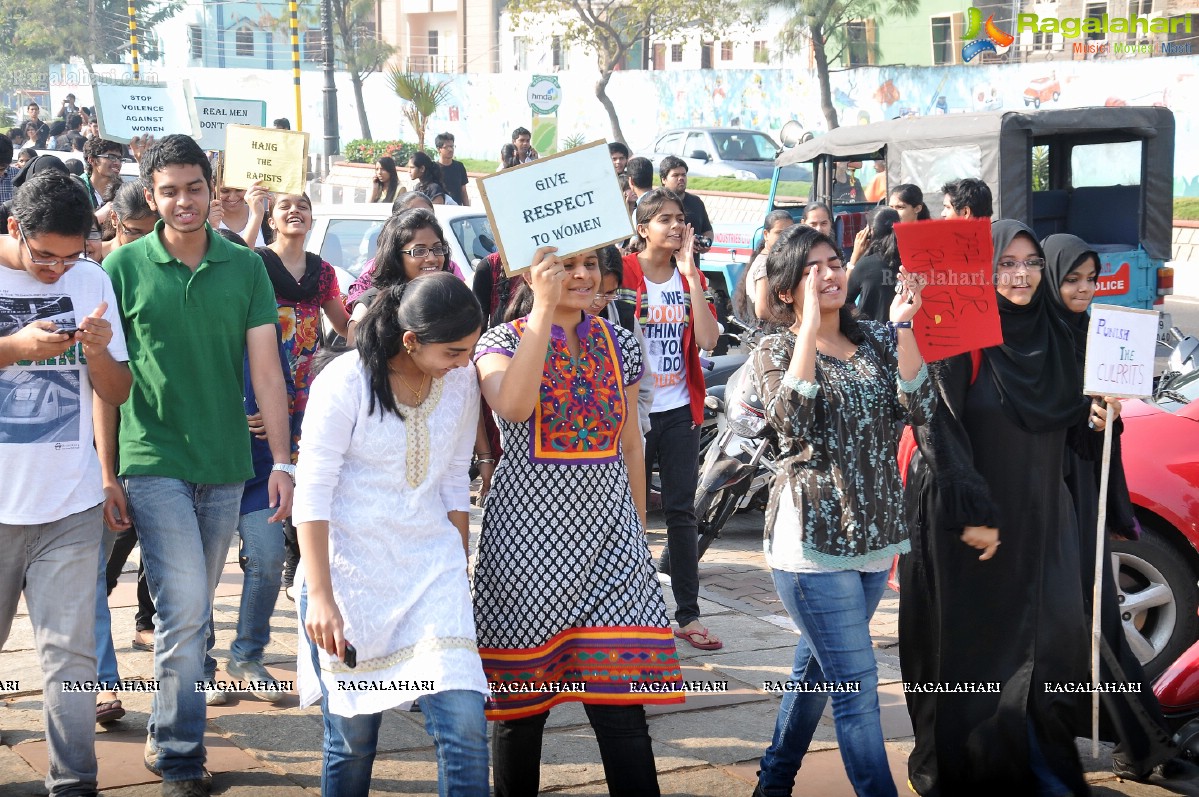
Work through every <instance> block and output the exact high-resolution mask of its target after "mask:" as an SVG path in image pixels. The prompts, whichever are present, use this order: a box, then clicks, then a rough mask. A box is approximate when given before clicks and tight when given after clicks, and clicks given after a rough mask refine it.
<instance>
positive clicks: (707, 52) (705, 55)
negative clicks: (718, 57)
mask: <svg viewBox="0 0 1199 797" xmlns="http://www.w3.org/2000/svg"><path fill="white" fill-rule="evenodd" d="M715 50H716V45H715V44H713V43H712V42H704V43H702V44H701V45H700V46H699V68H700V69H711V68H712V54H713V52H714V51H715Z"/></svg>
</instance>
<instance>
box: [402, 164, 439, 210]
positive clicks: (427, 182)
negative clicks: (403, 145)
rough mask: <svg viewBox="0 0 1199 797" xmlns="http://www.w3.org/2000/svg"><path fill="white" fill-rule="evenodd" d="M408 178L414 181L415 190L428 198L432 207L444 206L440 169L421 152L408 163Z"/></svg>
mask: <svg viewBox="0 0 1199 797" xmlns="http://www.w3.org/2000/svg"><path fill="white" fill-rule="evenodd" d="M408 176H409V177H411V178H412V179H413V180H416V189H415V190H417V191H419V192H421V193H422V194H424V195H425V196H427V197H428V198H429V201H430V202H432V203H433V204H434V205H444V204H445V196H446V194H445V188H443V187H442V185H441V167H440V166H439V165H437V163H436V162H435V161H434V160H433V159H432V158H430V157H429V156H428V155H426V154H425V153H423V152H417V153H415V154H414V155H413V156H412V160H410V161H408Z"/></svg>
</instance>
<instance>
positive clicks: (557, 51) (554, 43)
mask: <svg viewBox="0 0 1199 797" xmlns="http://www.w3.org/2000/svg"><path fill="white" fill-rule="evenodd" d="M550 57H551V60H552V61H553V64H554V70H555V71H557V70H559V69H561V68H562V67H563V64H562V37H561V36H555V37H554V38H553V39H551V40H550Z"/></svg>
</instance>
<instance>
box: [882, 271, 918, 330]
mask: <svg viewBox="0 0 1199 797" xmlns="http://www.w3.org/2000/svg"><path fill="white" fill-rule="evenodd" d="M923 290H924V277H923V276H922V275H920V274H913V273H911V272H909V271H908V270H907V269H906V268H904V267H903V266H900V267H899V276H898V282H896V284H895V298H894V299H892V300H891V310H890V315H889V316H888V317H889V318H890V319H891V321H892V322H893V323H901V322H903V321H911V320H912V319H913V318H915V317H916V313H918V312H919V311H920V305H921V303H922V299H921V296H920V293H921V291H923Z"/></svg>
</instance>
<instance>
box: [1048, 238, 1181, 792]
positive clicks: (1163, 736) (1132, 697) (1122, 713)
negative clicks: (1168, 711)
mask: <svg viewBox="0 0 1199 797" xmlns="http://www.w3.org/2000/svg"><path fill="white" fill-rule="evenodd" d="M1044 248H1045V260H1046V265H1045V282H1047V283H1048V285H1047V286H1046V287H1047V288H1050V289H1051V290H1049V298H1050V304H1051V305H1052V306H1053V309H1054V311H1055V312H1056V313H1057V314H1058V315H1059V316H1060V317H1061V318H1062V320H1063V321H1065V323H1066V324H1067V326H1069V327H1070V331H1071V332H1072V333H1073V339H1074V354H1075V362H1076V364H1077V368H1078V372H1079V373H1080V374H1081V373H1082V368H1083V363H1084V362H1085V358H1086V350H1087V324H1088V315H1087V307H1088V306H1089V305H1090V303H1091V300H1092V299H1093V298H1094V296H1095V288H1096V285H1097V283H1098V280H1099V255H1098V254H1096V253H1095V251H1094V250H1092V249H1091V247H1090V246H1089V245H1088V244H1087V243H1086V242H1085V241H1083V240H1082V239H1081V238H1079V237H1077V236H1074V235H1065V234H1062V235H1051V236H1049V237H1048V238H1046V239H1045V241H1044ZM1108 401H1109V402H1112V403H1115V404H1116V406H1117V407H1118V406H1119V404H1118V402H1114V400H1113V399H1108ZM1092 414H1093V415H1094V418H1095V424H1094V425H1095V429H1094V430H1090V429H1087V428H1079V429H1078V430H1077V431H1076V432H1073V433H1072V434H1071V435H1070V439H1069V443H1070V444H1069V445H1068V446H1067V448H1066V464H1065V475H1066V486H1067V487H1068V488H1069V490H1070V495H1071V497H1072V499H1073V502H1074V510H1075V514H1076V515H1077V518H1078V533H1079V537H1078V540H1079V551H1080V564H1081V567H1082V569H1081V576H1082V589H1083V595H1082V597H1083V603H1084V605H1085V607H1086V613H1087V615H1088V616H1087V622H1088V623H1090V617H1089V615H1090V613H1091V603H1092V596H1093V594H1094V584H1095V526H1096V525H1097V524H1098V522H1099V476H1100V462H1101V459H1102V452H1103V425H1104V423H1105V422H1106V418H1107V413H1106V411H1104V410H1102V409H1100V408H1099V407H1096V408H1095V409H1093V410H1092ZM1122 427H1123V423H1122V422H1121V421H1120V420H1119V419H1118V418H1117V420H1116V426H1115V428H1113V429H1112V433H1113V436H1112V451H1111V467H1110V474H1109V480H1108V496H1107V530H1108V532H1109V533H1111V534H1116V535H1119V536H1122V537H1126V538H1129V539H1135V538H1136V536H1137V529H1136V521H1135V519H1134V516H1133V510H1132V499H1131V498H1129V495H1128V483H1127V481H1126V480H1125V478H1124V466H1123V463H1122V461H1121V456H1120V433H1121V431H1122ZM1104 554H1105V555H1104V557H1103V584H1104V589H1103V600H1102V608H1101V620H1100V624H1101V629H1102V638H1101V643H1100V660H1099V671H1100V677H1099V682H1100V683H1133V684H1139V686H1140V692H1112V693H1106V692H1105V693H1101V694H1100V696H1099V698H1100V701H1099V704H1100V716H1099V719H1100V725H1099V731H1100V736H1101V738H1103V739H1104V740H1106V741H1111V742H1115V743H1116V749H1115V750H1114V751H1113V753H1112V771H1113V772H1115V773H1116V774H1117V775H1120V776H1122V777H1126V778H1130V779H1133V780H1145V779H1147V778H1148V777H1149V776H1150V775H1152V774H1153V771H1154V768H1155V767H1157V766H1158V765H1159V764H1164V763H1166V762H1168V761H1170V760H1171V759H1172V758H1173V757H1174V756H1175V755H1176V754H1177V753H1178V749H1177V748H1176V747H1175V746H1174V743H1173V742H1172V741H1171V740H1170V734H1169V732H1168V731H1167V730H1166V723H1165V719H1164V718H1163V717H1162V712H1161V706H1160V705H1158V702H1157V698H1156V697H1155V696H1154V694H1153V688H1152V686H1151V685H1150V684H1149V682H1148V681H1147V680H1146V678H1145V673H1144V671H1143V670H1142V669H1141V663H1140V661H1139V660H1138V659H1137V657H1136V656H1135V655H1133V652H1132V649H1131V648H1130V647H1129V645H1128V638H1127V637H1126V636H1125V634H1124V628H1123V626H1122V625H1121V622H1120V606H1119V604H1118V602H1117V591H1116V582H1115V578H1114V577H1113V575H1112V561H1111V557H1110V556H1109V555H1107V550H1106V546H1105V551H1104ZM1085 702H1086V704H1087V707H1088V708H1089V706H1090V696H1089V695H1087V696H1085ZM1087 722H1088V724H1087V726H1086V728H1085V729H1079V730H1078V732H1079V734H1080V735H1087V736H1089V735H1090V733H1091V730H1090V724H1089V722H1090V720H1089V718H1088V720H1087ZM1158 774H1163V775H1167V776H1168V775H1170V774H1173V773H1172V772H1171V771H1170V770H1169V769H1165V770H1159V771H1158Z"/></svg>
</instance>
